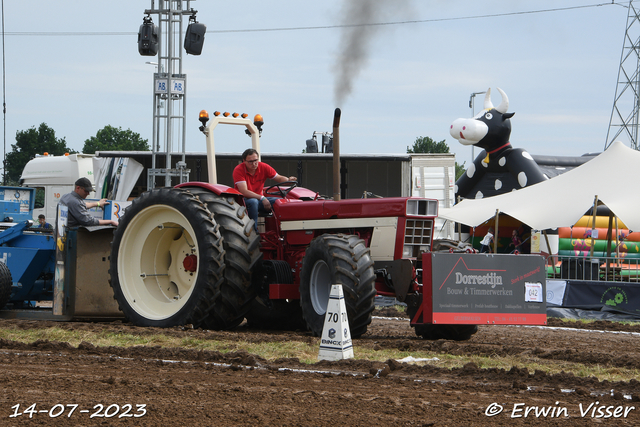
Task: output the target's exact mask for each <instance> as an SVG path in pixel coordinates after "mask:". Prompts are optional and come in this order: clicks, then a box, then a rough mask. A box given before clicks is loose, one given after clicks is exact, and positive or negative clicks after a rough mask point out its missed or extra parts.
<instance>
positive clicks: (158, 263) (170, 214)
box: [109, 188, 224, 327]
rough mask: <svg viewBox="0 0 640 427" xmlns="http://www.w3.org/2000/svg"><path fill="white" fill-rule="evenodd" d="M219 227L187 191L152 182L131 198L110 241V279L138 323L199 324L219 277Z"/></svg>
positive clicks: (123, 307)
mask: <svg viewBox="0 0 640 427" xmlns="http://www.w3.org/2000/svg"><path fill="white" fill-rule="evenodd" d="M218 230H219V227H218V226H217V224H216V223H215V222H214V220H213V218H212V217H211V214H210V213H209V211H208V210H207V208H206V207H205V206H204V205H203V204H202V202H200V200H198V199H197V198H196V197H195V196H193V195H192V194H191V193H189V192H188V191H185V190H182V189H177V188H156V189H153V190H151V191H148V192H146V193H143V194H142V195H141V196H140V197H138V198H137V199H135V200H134V201H133V203H132V204H131V206H129V208H128V209H127V211H126V213H125V215H124V216H123V218H122V220H121V221H120V224H119V225H118V228H116V231H115V233H114V239H113V243H112V244H111V265H110V269H109V274H110V284H111V287H112V288H113V292H114V298H115V299H116V300H117V301H118V305H119V306H120V310H122V312H123V313H124V315H125V316H126V318H127V319H128V320H129V321H130V322H131V323H133V324H135V325H138V326H157V327H171V326H177V325H184V324H193V325H194V326H195V327H198V326H199V325H200V324H201V323H202V321H203V320H204V319H205V317H206V316H207V314H208V312H209V310H210V309H211V307H212V305H213V303H214V300H215V298H216V292H217V289H218V287H219V286H220V283H221V282H222V280H223V273H224V250H223V248H222V238H221V236H220V232H219V231H218Z"/></svg>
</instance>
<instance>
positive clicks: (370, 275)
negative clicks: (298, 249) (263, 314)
mask: <svg viewBox="0 0 640 427" xmlns="http://www.w3.org/2000/svg"><path fill="white" fill-rule="evenodd" d="M375 278H376V276H375V273H374V270H373V261H372V260H371V255H370V252H369V248H367V247H366V246H365V243H364V240H362V239H360V238H358V237H357V236H350V235H342V234H338V235H332V234H324V235H322V236H319V237H316V238H315V239H313V240H312V241H311V244H310V245H309V248H308V249H307V252H306V253H305V256H304V259H303V261H302V270H301V275H300V305H301V307H302V315H303V317H304V319H305V321H306V322H307V326H308V328H309V329H310V330H311V331H312V332H313V333H314V334H315V335H316V336H320V335H322V328H323V326H324V320H325V315H326V312H327V305H328V302H329V295H330V294H331V285H335V284H342V290H343V293H344V301H345V305H346V308H347V317H348V318H349V327H350V329H351V336H352V337H353V338H358V337H360V336H362V335H363V334H364V333H366V332H367V327H368V326H369V324H370V323H371V313H372V312H373V310H374V309H375V304H374V299H375V296H376V289H375Z"/></svg>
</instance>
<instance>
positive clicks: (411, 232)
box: [404, 218, 433, 256]
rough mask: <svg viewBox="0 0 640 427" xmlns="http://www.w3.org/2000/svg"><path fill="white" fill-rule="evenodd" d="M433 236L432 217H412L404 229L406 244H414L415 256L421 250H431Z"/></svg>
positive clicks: (408, 219)
mask: <svg viewBox="0 0 640 427" xmlns="http://www.w3.org/2000/svg"><path fill="white" fill-rule="evenodd" d="M432 236H433V220H432V219H410V218H407V223H406V226H405V230H404V244H405V246H413V247H414V250H413V256H417V255H418V252H419V251H422V252H426V251H429V250H431V238H432Z"/></svg>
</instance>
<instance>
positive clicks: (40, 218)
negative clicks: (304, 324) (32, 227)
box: [37, 214, 53, 231]
mask: <svg viewBox="0 0 640 427" xmlns="http://www.w3.org/2000/svg"><path fill="white" fill-rule="evenodd" d="M38 222H39V223H40V225H38V227H37V228H39V229H41V230H43V231H44V230H52V229H53V227H52V226H51V224H49V223H48V222H47V219H46V218H45V216H44V215H43V214H40V215H38Z"/></svg>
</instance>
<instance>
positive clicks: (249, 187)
mask: <svg viewBox="0 0 640 427" xmlns="http://www.w3.org/2000/svg"><path fill="white" fill-rule="evenodd" d="M267 179H272V180H274V181H275V182H278V183H280V182H285V181H297V178H296V177H295V176H290V177H288V178H287V177H286V176H282V175H278V173H277V172H276V170H275V169H274V168H272V167H271V166H269V165H268V164H266V163H262V162H260V161H258V152H257V151H256V150H254V149H253V148H249V149H247V150H245V151H244V153H242V163H240V164H239V165H238V166H236V167H235V169H234V170H233V182H234V185H235V187H236V189H237V190H238V191H239V192H241V193H242V195H243V196H244V204H245V206H246V207H247V213H248V214H249V218H251V219H252V220H253V221H254V224H253V225H254V227H255V230H256V233H257V232H258V212H270V211H271V205H272V204H273V203H274V202H275V201H276V199H277V198H276V197H265V196H263V195H262V190H263V187H264V183H265V181H266V180H267Z"/></svg>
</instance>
